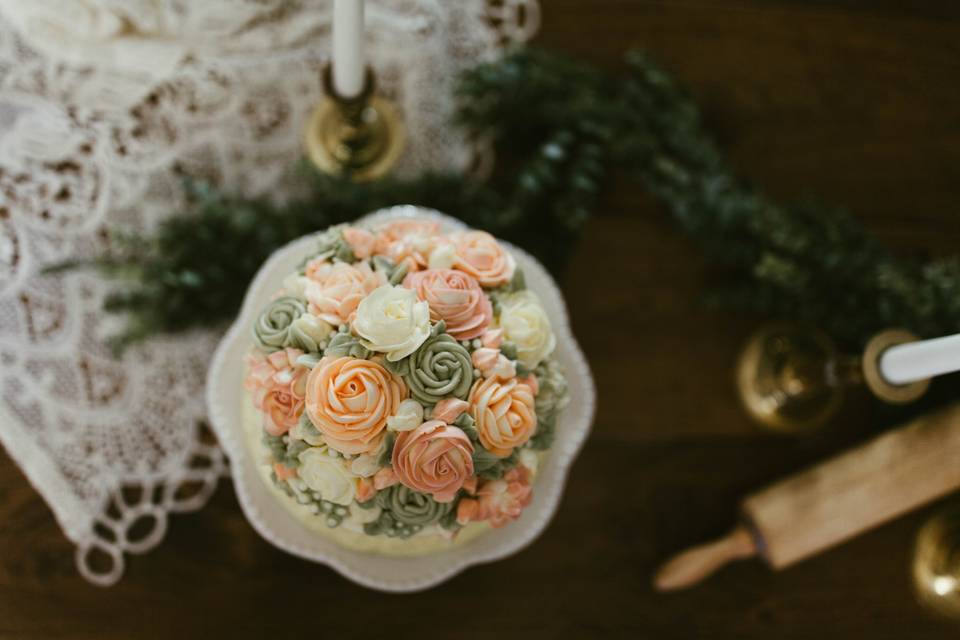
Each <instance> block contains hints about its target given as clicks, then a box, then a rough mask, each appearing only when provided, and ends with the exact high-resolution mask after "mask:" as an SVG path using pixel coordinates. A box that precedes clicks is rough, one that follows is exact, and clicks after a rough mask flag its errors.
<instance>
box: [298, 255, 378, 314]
mask: <svg viewBox="0 0 960 640" xmlns="http://www.w3.org/2000/svg"><path fill="white" fill-rule="evenodd" d="M306 275H307V278H308V280H309V282H308V283H307V287H306V291H305V295H306V296H307V301H309V303H310V312H311V313H312V314H314V315H315V316H317V317H319V318H320V319H321V320H324V321H326V322H329V323H330V324H332V325H334V326H338V325H341V324H344V323H346V322H349V321H350V318H351V317H352V315H353V313H354V312H355V311H356V310H357V306H358V305H359V304H360V301H361V300H363V299H364V297H365V296H366V295H367V294H369V293H370V292H371V291H373V290H375V289H376V288H377V287H379V286H380V285H381V284H383V276H382V275H380V274H377V273H376V272H374V271H373V269H371V268H370V265H369V264H367V263H366V262H360V263H357V264H356V265H350V264H347V263H346V262H327V261H326V260H313V261H311V262H309V263H308V264H307V268H306Z"/></svg>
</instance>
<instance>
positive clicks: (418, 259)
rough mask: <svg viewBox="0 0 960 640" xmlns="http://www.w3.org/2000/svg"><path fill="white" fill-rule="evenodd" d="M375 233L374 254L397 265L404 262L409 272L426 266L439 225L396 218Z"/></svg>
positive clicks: (428, 221)
mask: <svg viewBox="0 0 960 640" xmlns="http://www.w3.org/2000/svg"><path fill="white" fill-rule="evenodd" d="M376 231H377V246H376V252H377V253H379V254H383V255H385V256H387V257H389V258H390V259H391V260H393V262H394V264H396V265H399V264H400V263H401V262H406V263H407V265H408V267H409V269H410V271H416V270H417V269H420V268H423V267H425V266H427V264H428V262H429V256H430V253H431V251H432V250H433V248H434V246H435V244H436V241H437V236H438V235H439V234H440V223H438V222H434V221H432V220H419V219H417V218H398V219H396V220H391V221H390V222H387V223H385V224H382V225H380V226H379V227H377V229H376Z"/></svg>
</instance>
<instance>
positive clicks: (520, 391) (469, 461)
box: [245, 218, 567, 554]
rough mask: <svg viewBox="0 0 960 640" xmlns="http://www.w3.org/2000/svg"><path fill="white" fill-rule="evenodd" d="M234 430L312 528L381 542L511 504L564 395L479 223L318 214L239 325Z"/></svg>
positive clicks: (444, 543)
mask: <svg viewBox="0 0 960 640" xmlns="http://www.w3.org/2000/svg"><path fill="white" fill-rule="evenodd" d="M253 342H254V344H253V346H252V348H251V351H250V354H249V356H248V361H247V371H246V378H245V387H246V389H247V391H248V392H249V398H248V399H247V400H246V401H245V405H246V406H245V421H246V425H245V427H246V431H247V434H248V436H249V441H250V445H251V446H252V447H254V448H255V451H256V452H257V460H258V462H262V465H261V469H262V470H263V476H264V479H265V480H266V481H267V482H268V483H270V484H271V485H272V486H273V487H274V489H275V493H276V496H277V498H278V499H279V500H281V501H283V502H284V503H285V505H286V506H287V508H288V509H289V510H290V511H291V512H292V513H293V514H294V515H295V516H296V517H298V518H299V519H300V520H301V521H302V522H304V523H305V524H307V525H308V526H309V527H310V528H311V529H313V530H315V531H317V532H318V533H321V534H323V535H326V536H328V537H331V538H333V539H335V540H336V541H337V542H339V543H340V544H343V545H345V546H348V547H351V548H354V549H360V550H367V551H371V552H380V553H388V554H422V553H430V552H433V551H436V550H441V549H443V548H444V547H449V546H450V545H452V544H457V543H460V542H463V541H465V540H467V539H470V538H472V537H474V536H475V535H478V534H481V533H483V532H484V531H485V530H486V529H487V528H489V527H501V526H503V525H505V524H507V523H508V522H510V521H511V520H513V519H516V518H518V517H520V515H521V512H522V511H523V509H524V508H525V507H526V506H527V505H528V504H529V503H530V501H531V500H532V499H533V492H532V488H531V482H532V479H533V477H534V475H535V474H536V472H537V467H538V464H539V462H540V458H541V455H543V452H544V451H545V450H547V449H548V448H549V447H550V445H551V442H552V440H553V434H554V430H555V426H556V422H557V417H558V415H559V413H560V412H561V410H562V409H563V407H564V404H565V403H566V401H567V388H566V380H565V378H564V375H563V372H562V370H561V367H560V365H559V363H558V362H557V361H556V359H555V358H554V357H553V351H554V346H555V338H554V335H553V331H552V330H551V327H550V319H549V317H548V315H547V313H546V312H545V310H544V308H543V307H542V305H541V303H540V300H539V299H538V297H537V295H536V293H534V292H533V291H531V290H529V289H527V288H526V286H525V284H524V278H523V273H522V272H521V270H520V269H518V268H517V266H516V262H515V259H514V257H513V256H512V255H511V254H510V253H509V252H508V251H507V250H506V249H505V248H504V247H503V246H502V245H501V244H500V243H499V242H497V240H496V239H495V238H494V237H493V236H491V235H490V234H488V233H485V232H482V231H470V230H466V231H456V232H451V233H444V232H442V231H441V227H440V224H439V223H438V222H435V221H433V220H430V219H421V218H397V219H392V220H389V221H386V222H381V223H378V224H373V225H370V226H369V227H366V228H365V227H360V226H339V227H333V228H331V229H329V230H328V231H326V232H325V233H323V234H322V235H321V236H320V237H319V240H318V246H317V252H316V254H315V255H313V256H312V257H310V258H309V259H307V260H306V261H304V263H303V264H302V265H301V268H300V269H299V270H298V271H296V272H294V273H291V274H290V275H289V276H288V277H287V278H286V279H285V280H284V283H283V288H282V289H281V290H280V291H278V292H277V293H276V295H275V297H274V298H273V300H272V301H271V302H270V303H269V304H267V305H266V307H265V308H264V309H263V310H262V311H261V312H260V314H259V316H258V317H257V320H256V322H255V324H254V326H253Z"/></svg>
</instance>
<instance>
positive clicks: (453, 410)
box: [431, 398, 470, 424]
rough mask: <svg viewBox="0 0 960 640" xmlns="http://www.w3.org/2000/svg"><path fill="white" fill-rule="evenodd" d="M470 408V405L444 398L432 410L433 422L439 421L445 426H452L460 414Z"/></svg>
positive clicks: (456, 399) (457, 399) (454, 399)
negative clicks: (444, 423)
mask: <svg viewBox="0 0 960 640" xmlns="http://www.w3.org/2000/svg"><path fill="white" fill-rule="evenodd" d="M469 408H470V403H468V402H466V401H464V400H460V399H459V398H445V399H443V400H441V401H440V402H438V403H437V405H436V406H435V407H434V408H433V415H432V416H431V417H432V418H433V419H434V420H440V421H442V422H446V423H447V424H453V421H454V420H456V419H457V418H458V417H459V416H460V414H461V413H463V412H464V411H466V410H467V409H469Z"/></svg>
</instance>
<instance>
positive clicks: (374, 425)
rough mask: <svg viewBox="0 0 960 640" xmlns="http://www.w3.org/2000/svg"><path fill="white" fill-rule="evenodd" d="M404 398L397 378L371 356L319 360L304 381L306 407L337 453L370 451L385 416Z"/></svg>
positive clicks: (404, 390) (380, 434)
mask: <svg viewBox="0 0 960 640" xmlns="http://www.w3.org/2000/svg"><path fill="white" fill-rule="evenodd" d="M406 397H407V388H406V386H405V385H404V384H403V380H401V379H400V378H399V377H398V376H395V375H393V374H392V373H390V372H389V371H387V370H386V369H384V368H383V366H381V365H380V364H378V363H376V362H372V361H370V360H360V359H355V358H350V357H342V358H332V357H330V356H327V357H325V358H323V359H321V360H320V362H318V363H317V365H316V366H315V367H314V368H313V369H312V370H311V371H310V375H309V376H308V377H307V382H306V410H307V416H308V417H309V418H310V421H311V422H312V423H313V425H314V426H315V427H316V428H317V429H318V430H319V431H320V433H322V434H323V438H324V440H325V441H326V443H327V445H328V446H329V447H331V448H333V449H336V450H337V451H339V452H340V453H350V454H355V453H373V452H374V451H376V449H377V448H378V447H379V446H380V442H381V440H382V439H383V432H384V429H385V428H386V426H387V418H389V417H390V416H392V415H393V413H394V411H395V410H396V408H397V407H398V406H399V405H400V403H401V402H402V401H403V400H404V399H405V398H406Z"/></svg>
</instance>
